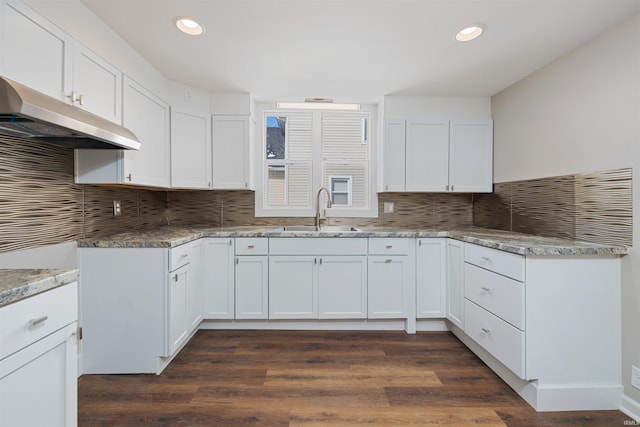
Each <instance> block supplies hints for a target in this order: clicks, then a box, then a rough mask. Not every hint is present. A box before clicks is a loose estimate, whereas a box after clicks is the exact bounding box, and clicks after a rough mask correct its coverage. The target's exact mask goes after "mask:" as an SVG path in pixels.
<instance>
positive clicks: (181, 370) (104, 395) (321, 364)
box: [78, 331, 632, 427]
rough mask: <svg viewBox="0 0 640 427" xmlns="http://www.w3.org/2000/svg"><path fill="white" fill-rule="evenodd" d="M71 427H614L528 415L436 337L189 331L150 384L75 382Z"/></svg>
mask: <svg viewBox="0 0 640 427" xmlns="http://www.w3.org/2000/svg"><path fill="white" fill-rule="evenodd" d="M78 399H79V400H78V420H79V425H80V426H323V427H324V426H365V425H366V426H405V425H411V426H421V425H422V426H424V425H440V424H446V425H451V426H463V425H477V424H480V425H483V426H505V425H507V426H565V425H575V426H588V425H590V426H623V425H625V421H626V424H627V425H629V423H631V422H632V421H631V419H630V418H628V417H627V416H625V415H624V414H622V413H621V412H619V411H587V412H583V411H581V412H554V413H536V412H535V411H534V410H533V409H531V407H530V406H529V405H527V403H525V402H524V400H522V399H521V398H520V397H519V396H518V395H517V394H516V393H515V392H514V391H513V390H511V388H509V386H507V385H506V384H505V383H504V382H503V381H502V380H501V379H500V378H498V377H497V376H496V375H495V374H494V373H493V372H492V371H491V370H490V369H489V368H487V367H486V366H485V365H484V364H483V363H482V362H481V361H480V360H479V359H478V358H477V357H476V356H475V355H474V354H473V353H471V352H470V351H469V350H468V349H467V348H466V347H465V346H464V345H463V344H462V343H461V342H460V341H458V339H457V338H455V337H454V336H453V335H452V334H450V333H448V332H424V333H418V334H415V335H407V334H405V333H404V332H323V331H299V332H298V331H199V332H198V333H197V334H196V335H195V337H194V338H193V339H192V340H191V341H190V342H189V344H187V346H186V347H185V348H184V349H183V350H182V351H181V352H180V354H179V355H178V356H177V357H176V358H175V359H174V361H173V362H172V363H171V364H170V365H169V367H168V368H167V369H166V370H165V371H164V372H163V373H162V375H159V376H155V375H83V376H82V377H81V378H80V379H79V396H78Z"/></svg>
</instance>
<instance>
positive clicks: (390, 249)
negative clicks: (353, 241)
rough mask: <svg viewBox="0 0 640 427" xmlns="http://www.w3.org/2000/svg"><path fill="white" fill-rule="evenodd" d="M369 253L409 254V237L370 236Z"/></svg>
mask: <svg viewBox="0 0 640 427" xmlns="http://www.w3.org/2000/svg"><path fill="white" fill-rule="evenodd" d="M369 253H370V254H372V255H409V239H402V238H392V237H389V238H378V237H373V238H370V239H369Z"/></svg>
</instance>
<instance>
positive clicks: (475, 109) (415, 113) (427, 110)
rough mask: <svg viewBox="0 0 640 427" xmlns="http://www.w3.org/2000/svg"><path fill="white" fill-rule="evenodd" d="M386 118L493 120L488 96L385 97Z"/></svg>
mask: <svg viewBox="0 0 640 427" xmlns="http://www.w3.org/2000/svg"><path fill="white" fill-rule="evenodd" d="M383 105H384V117H385V118H387V119H389V118H397V119H409V120H412V119H416V120H419V119H424V118H429V119H459V120H462V119H470V120H473V119H477V120H482V119H491V98H489V97H488V96H469V97H462V96H394V95H389V96H385V97H384V102H383Z"/></svg>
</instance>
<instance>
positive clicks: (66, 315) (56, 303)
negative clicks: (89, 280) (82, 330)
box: [0, 282, 78, 359]
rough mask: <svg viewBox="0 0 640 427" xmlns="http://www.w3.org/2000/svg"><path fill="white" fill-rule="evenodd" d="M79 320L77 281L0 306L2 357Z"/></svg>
mask: <svg viewBox="0 0 640 427" xmlns="http://www.w3.org/2000/svg"><path fill="white" fill-rule="evenodd" d="M77 320H78V285H77V283H75V282H74V283H70V284H68V285H64V286H60V287H58V288H55V289H52V290H50V291H47V292H43V293H41V294H38V295H35V296H32V297H31V298H27V299H25V300H22V301H18V302H15V303H13V304H9V305H7V306H4V307H2V308H0V359H3V358H5V357H6V356H8V355H10V354H12V353H15V352H16V351H18V350H20V349H22V348H24V347H26V346H28V345H30V344H32V343H34V342H35V341H38V340H39V339H41V338H44V337H45V336H47V335H49V334H51V333H53V332H55V331H57V330H58V329H60V328H63V327H65V326H66V325H69V324H70V323H73V322H75V321H77Z"/></svg>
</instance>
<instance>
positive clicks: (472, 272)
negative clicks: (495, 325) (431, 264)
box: [464, 263, 524, 330]
mask: <svg viewBox="0 0 640 427" xmlns="http://www.w3.org/2000/svg"><path fill="white" fill-rule="evenodd" d="M464 296H465V298H468V299H470V300H471V301H473V302H475V303H476V304H478V305H479V306H480V307H482V308H484V309H486V310H489V311H490V312H492V313H493V314H495V315H496V316H498V317H500V318H501V319H503V320H506V321H507V322H509V323H511V324H512V325H513V326H515V327H516V328H518V329H520V330H524V283H522V282H518V281H517V280H513V279H510V278H508V277H505V276H501V275H499V274H496V273H493V272H491V271H488V270H484V269H482V268H479V267H476V266H475V265H472V264H468V263H465V264H464Z"/></svg>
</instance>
